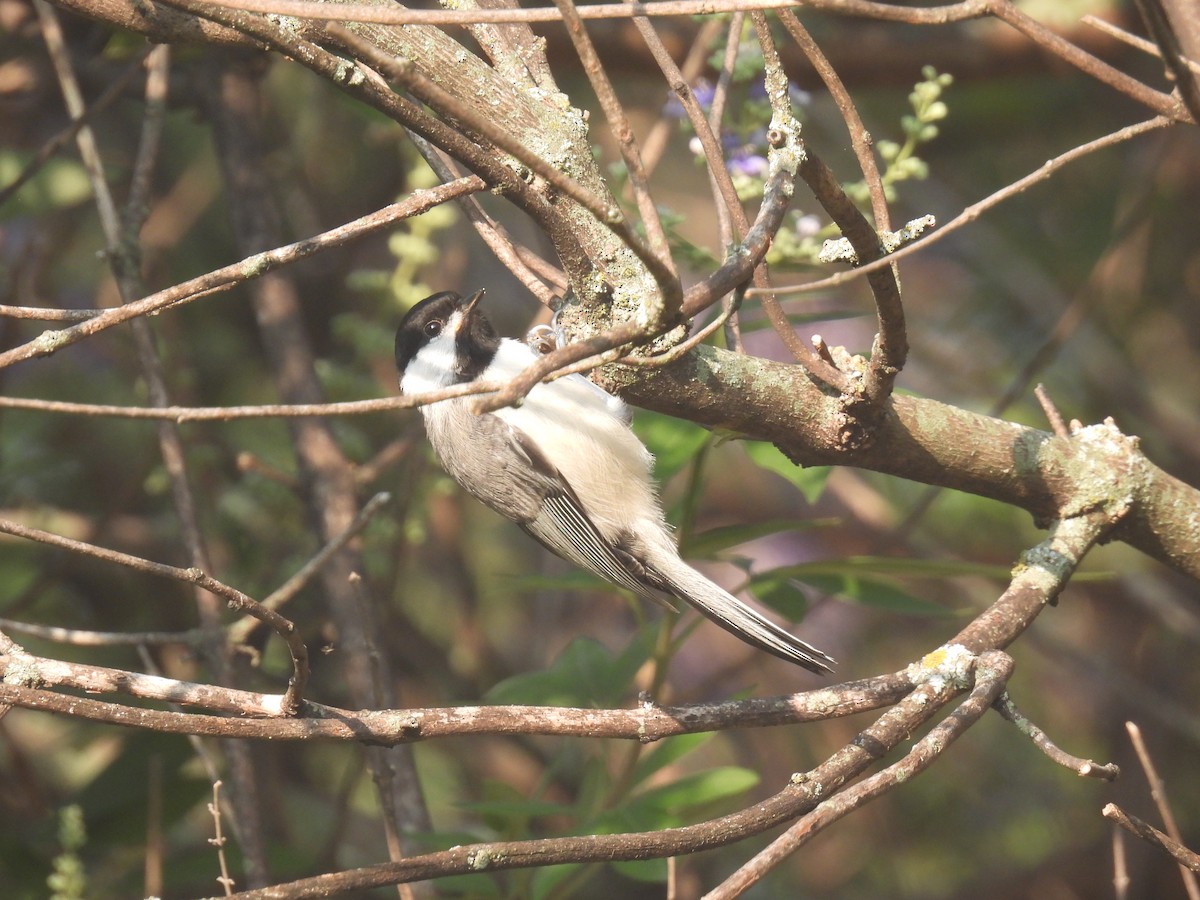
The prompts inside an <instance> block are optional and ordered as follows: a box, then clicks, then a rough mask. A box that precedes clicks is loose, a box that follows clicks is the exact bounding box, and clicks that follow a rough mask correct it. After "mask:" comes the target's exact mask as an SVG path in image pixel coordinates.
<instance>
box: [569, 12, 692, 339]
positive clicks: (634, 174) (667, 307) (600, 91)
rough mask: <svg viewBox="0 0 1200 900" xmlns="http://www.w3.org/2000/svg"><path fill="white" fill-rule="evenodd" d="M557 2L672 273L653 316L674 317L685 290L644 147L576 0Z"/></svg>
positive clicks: (644, 218)
mask: <svg viewBox="0 0 1200 900" xmlns="http://www.w3.org/2000/svg"><path fill="white" fill-rule="evenodd" d="M554 4H555V6H556V7H558V11H559V12H560V13H562V18H563V24H564V25H565V26H566V29H567V35H568V36H569V37H570V39H571V43H572V45H573V46H574V47H575V55H576V56H578V57H579V61H580V63H581V64H582V65H583V71H584V74H586V75H587V77H588V82H589V83H590V84H591V86H592V90H593V91H594V92H595V94H596V99H597V100H599V101H600V109H601V110H602V111H603V112H604V117H605V119H607V120H608V127H609V130H610V132H611V133H612V136H613V137H614V138H615V139H616V142H617V147H618V149H619V150H620V153H621V158H622V159H623V160H624V161H625V172H626V175H627V177H628V178H629V187H630V188H631V189H632V191H633V197H634V201H635V202H636V203H637V208H638V213H639V215H640V217H641V223H642V227H643V228H644V229H645V231H646V239H647V241H649V244H650V249H651V250H653V251H654V252H655V254H656V255H657V256H658V258H659V260H660V261H661V262H662V264H663V265H664V266H665V268H666V269H667V271H668V272H670V273H671V276H672V277H671V279H670V281H671V283H672V285H671V286H672V287H673V289H670V290H668V287H669V286H668V285H665V284H662V283H660V284H659V289H660V291H661V292H662V296H661V297H660V298H659V302H661V303H663V304H664V308H663V309H661V310H659V311H657V312H656V313H655V314H654V315H653V318H655V319H658V320H661V321H664V322H671V321H674V320H675V318H676V317H677V316H678V314H679V303H680V300H681V298H682V290H681V288H680V287H679V285H678V283H677V282H678V280H679V272H678V270H677V269H676V267H675V261H674V260H673V259H672V258H671V248H670V246H669V245H668V243H667V235H666V232H665V231H664V230H663V224H662V219H661V218H660V217H659V215H658V208H657V206H656V205H655V203H654V197H653V195H652V194H651V193H650V183H649V179H648V177H647V175H646V170H645V168H644V167H643V165H642V157H641V150H640V148H639V146H638V140H637V136H636V135H635V134H634V132H633V126H632V124H630V122H629V116H627V115H626V114H625V108H624V107H623V106H622V105H621V101H620V99H618V97H617V92H616V90H614V89H613V85H612V81H611V80H610V79H609V77H608V73H607V72H605V71H604V64H603V63H601V62H600V57H599V55H598V54H597V53H596V48H595V46H594V45H593V44H592V39H591V38H590V37H588V33H587V29H586V28H585V27H584V25H583V20H582V19H580V18H579V10H578V9H577V8H576V6H575V3H574V2H573V0H554ZM656 280H657V276H656Z"/></svg>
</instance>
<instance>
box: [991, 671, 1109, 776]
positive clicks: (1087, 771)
mask: <svg viewBox="0 0 1200 900" xmlns="http://www.w3.org/2000/svg"><path fill="white" fill-rule="evenodd" d="M995 707H996V712H998V713H1000V715H1001V717H1002V718H1004V719H1006V720H1007V721H1009V722H1012V724H1014V725H1016V726H1017V730H1018V731H1020V732H1021V733H1022V734H1023V735H1025V736H1026V737H1028V738H1029V739H1030V740H1031V741H1033V744H1034V746H1035V747H1037V748H1038V749H1039V750H1041V751H1042V752H1043V753H1045V754H1046V756H1048V757H1050V759H1052V760H1054V762H1056V763H1058V764H1059V765H1060V766H1063V767H1064V768H1067V769H1070V770H1071V771H1072V772H1074V773H1075V774H1076V775H1080V776H1082V777H1085V778H1099V779H1100V780H1101V781H1116V780H1117V779H1118V778H1120V777H1121V768H1120V767H1119V766H1118V765H1116V764H1115V763H1096V762H1093V761H1092V760H1090V759H1083V758H1081V757H1078V756H1072V755H1071V754H1070V753H1067V752H1066V751H1064V750H1062V749H1060V748H1059V747H1058V746H1056V745H1055V743H1054V742H1053V741H1051V740H1050V738H1049V737H1047V735H1046V732H1044V731H1042V729H1040V728H1038V726H1037V725H1035V724H1034V723H1033V722H1031V721H1030V720H1029V719H1028V718H1026V716H1025V715H1023V714H1022V712H1021V711H1020V710H1019V709H1017V705H1016V703H1014V702H1013V699H1012V697H1010V696H1009V694H1008V692H1007V691H1005V692H1004V693H1003V694H1001V695H1000V697H998V698H997V699H996V702H995Z"/></svg>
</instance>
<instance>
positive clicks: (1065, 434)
mask: <svg viewBox="0 0 1200 900" xmlns="http://www.w3.org/2000/svg"><path fill="white" fill-rule="evenodd" d="M1033 395H1034V396H1035V397H1037V400H1038V403H1039V404H1041V407H1042V412H1043V413H1045V414H1046V421H1047V422H1049V423H1050V427H1051V428H1052V429H1053V430H1054V433H1055V434H1056V435H1058V436H1059V437H1060V438H1070V437H1071V430H1070V429H1069V428H1067V423H1066V422H1065V421H1063V417H1062V413H1061V412H1059V411H1058V406H1056V405H1055V403H1054V400H1053V399H1051V397H1050V394H1049V393H1048V392H1047V391H1046V386H1045V385H1044V384H1039V385H1037V387H1035V388H1034V389H1033Z"/></svg>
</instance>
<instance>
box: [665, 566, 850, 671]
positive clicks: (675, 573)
mask: <svg viewBox="0 0 1200 900" xmlns="http://www.w3.org/2000/svg"><path fill="white" fill-rule="evenodd" d="M645 561H646V562H647V563H648V564H649V567H650V568H652V569H653V571H654V573H655V574H656V575H658V576H659V578H661V580H662V583H663V585H664V586H665V587H666V590H667V593H669V594H670V595H672V596H674V597H677V598H678V599H680V600H682V601H684V602H685V603H688V604H690V605H692V606H694V607H695V608H696V609H697V610H698V611H699V612H700V613H702V614H703V615H705V616H707V617H708V618H709V619H712V621H714V622H716V623H717V624H718V625H720V626H721V627H722V628H724V629H725V630H726V631H728V632H730V633H731V634H733V635H735V636H737V637H738V638H741V640H743V641H745V642H746V643H747V644H751V645H753V646H755V647H758V648H759V649H760V650H765V651H767V652H768V653H771V654H773V655H775V656H778V657H779V658H780V659H785V660H787V661H788V662H791V663H795V664H796V665H798V666H803V667H804V668H806V669H808V670H810V671H812V672H817V673H819V674H823V673H826V672H832V671H833V666H834V664H835V662H836V660H834V659H833V658H832V657H830V656H828V655H826V654H825V653H822V652H821V651H820V650H818V649H817V648H816V647H813V646H812V645H811V644H806V643H805V642H804V641H802V640H800V638H798V637H796V636H795V635H794V634H791V633H790V632H788V631H785V630H784V629H783V628H780V627H779V626H778V625H776V624H775V623H774V622H772V621H770V620H769V619H767V618H766V617H765V616H763V615H762V614H761V613H759V612H756V611H755V610H753V609H751V608H750V607H749V606H747V605H746V604H745V603H743V602H742V601H740V600H738V599H737V598H736V597H734V596H733V595H732V594H730V593H729V592H728V591H726V590H723V589H722V588H721V587H719V586H718V585H716V584H714V583H713V582H711V581H709V580H708V579H707V578H705V577H704V576H703V575H701V574H700V573H699V572H697V571H696V570H695V569H693V568H692V567H691V566H689V565H688V564H687V563H685V562H684V561H683V560H682V559H680V558H679V556H678V554H677V553H675V552H674V548H673V547H672V548H670V549H669V550H668V549H667V548H663V547H647V548H646V553H645Z"/></svg>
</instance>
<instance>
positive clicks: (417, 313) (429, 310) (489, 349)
mask: <svg viewBox="0 0 1200 900" xmlns="http://www.w3.org/2000/svg"><path fill="white" fill-rule="evenodd" d="M482 297H483V291H482V290H480V291H476V292H475V293H474V294H472V295H471V296H470V297H465V298H464V297H462V296H461V295H460V294H457V293H455V292H454V291H441V292H440V293H437V294H432V295H431V296H429V297H426V298H425V299H424V300H422V301H421V302H420V303H418V304H416V306H414V307H413V308H412V309H410V310H409V311H408V313H407V314H406V315H405V316H404V318H403V319H402V320H401V321H400V327H399V328H397V329H396V370H397V371H398V372H399V373H400V376H401V378H403V377H404V371H405V370H406V369H407V368H408V364H409V363H411V362H412V360H413V357H415V356H416V355H417V354H418V353H419V352H420V351H421V348H422V347H424V346H425V345H426V344H428V343H429V342H430V341H432V340H434V339H435V338H437V337H439V336H440V335H441V334H442V332H443V331H444V330H445V329H446V327H447V326H448V325H449V324H450V320H451V318H452V317H453V316H454V314H455V313H463V314H464V315H465V318H464V319H463V320H462V322H461V323H460V324H459V326H458V330H457V331H456V333H455V335H454V357H455V367H454V368H455V375H456V378H457V380H458V381H460V382H462V381H471V380H473V379H475V378H478V377H479V375H480V373H482V372H483V370H484V369H486V368H487V367H488V364H489V363H491V361H492V359H493V358H494V357H495V355H496V350H497V348H498V347H499V346H500V339H499V338H498V337H497V336H496V332H495V330H494V329H493V328H492V324H491V322H489V321H488V320H487V317H486V316H485V315H484V314H483V312H482V311H481V310H480V309H479V301H480V299H482Z"/></svg>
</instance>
